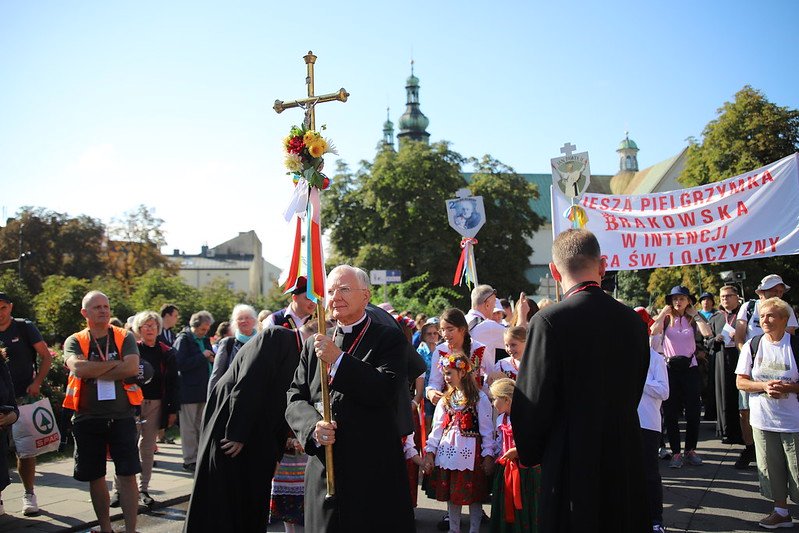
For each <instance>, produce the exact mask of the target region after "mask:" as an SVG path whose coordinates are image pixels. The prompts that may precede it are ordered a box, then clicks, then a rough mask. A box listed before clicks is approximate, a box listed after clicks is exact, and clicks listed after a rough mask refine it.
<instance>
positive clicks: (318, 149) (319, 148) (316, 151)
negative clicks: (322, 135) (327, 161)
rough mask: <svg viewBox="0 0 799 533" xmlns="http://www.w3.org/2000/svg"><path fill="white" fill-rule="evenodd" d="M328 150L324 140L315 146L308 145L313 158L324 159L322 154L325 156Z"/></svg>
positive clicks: (315, 143)
mask: <svg viewBox="0 0 799 533" xmlns="http://www.w3.org/2000/svg"><path fill="white" fill-rule="evenodd" d="M326 150H327V143H326V142H325V141H324V139H319V140H317V141H316V142H314V143H313V144H310V145H308V153H309V154H311V157H313V158H318V157H322V154H324V153H325V151H326Z"/></svg>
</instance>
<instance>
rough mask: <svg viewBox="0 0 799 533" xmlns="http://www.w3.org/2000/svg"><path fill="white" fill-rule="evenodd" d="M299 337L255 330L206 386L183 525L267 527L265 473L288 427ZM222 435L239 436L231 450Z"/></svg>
mask: <svg viewBox="0 0 799 533" xmlns="http://www.w3.org/2000/svg"><path fill="white" fill-rule="evenodd" d="M300 345H301V340H300V337H299V332H296V331H291V330H288V329H285V328H274V329H271V328H270V329H266V330H264V331H262V332H260V333H259V334H258V335H256V336H255V337H254V338H252V339H250V341H249V342H247V343H246V344H245V345H244V346H242V348H241V350H239V352H238V354H237V355H236V359H235V360H234V361H233V364H232V365H231V366H230V368H229V369H228V371H227V372H225V374H224V375H223V376H222V377H221V378H220V380H219V381H218V382H217V383H216V385H215V386H214V388H213V389H212V390H211V396H210V398H208V403H207V404H206V406H205V413H204V417H203V431H202V435H201V437H200V450H199V455H198V457H197V472H196V474H195V479H194V490H193V491H192V495H191V501H190V502H189V509H188V514H187V515H186V522H185V526H184V530H185V531H186V532H188V533H194V532H205V531H208V532H215V533H216V532H222V531H231V532H239V531H242V532H243V531H265V530H266V526H267V522H268V519H269V494H270V489H271V484H272V476H273V474H274V471H275V465H276V464H277V461H278V459H279V458H280V455H281V453H282V452H283V448H284V446H285V443H286V434H287V432H288V425H287V424H286V420H285V418H284V412H285V410H286V391H287V390H288V388H289V385H290V384H291V379H292V376H293V375H294V372H295V370H296V368H297V363H298V361H299V349H300ZM223 439H224V440H225V443H223ZM227 441H230V442H233V443H236V444H243V446H241V450H240V452H239V453H238V454H237V455H236V456H235V457H234V456H232V455H228V454H226V453H225V452H226V451H230V449H229V444H227ZM224 446H228V447H224Z"/></svg>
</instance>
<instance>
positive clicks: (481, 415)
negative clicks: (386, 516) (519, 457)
mask: <svg viewBox="0 0 799 533" xmlns="http://www.w3.org/2000/svg"><path fill="white" fill-rule="evenodd" d="M440 363H441V372H442V374H443V377H444V382H445V383H446V385H447V390H446V392H445V393H444V396H443V397H442V398H441V400H440V401H439V402H438V403H437V404H436V410H435V413H434V414H433V430H432V431H431V433H430V436H429V438H428V440H427V447H426V452H427V454H426V455H425V458H424V472H425V474H427V475H429V476H430V486H431V488H432V490H433V492H434V497H435V498H436V499H437V500H438V501H445V502H447V511H448V513H449V530H450V531H451V532H455V533H458V532H460V517H461V506H463V505H468V506H469V520H470V526H469V531H470V532H471V533H476V532H479V531H480V520H481V518H482V514H483V513H482V504H481V502H482V501H483V500H485V499H486V497H487V494H488V492H487V477H486V476H488V475H490V474H491V473H492V472H493V469H494V458H493V457H492V455H493V452H494V439H493V428H492V422H491V416H492V409H491V403H490V402H489V400H488V397H487V396H486V395H485V394H484V393H483V392H481V391H480V389H479V388H478V386H477V383H476V382H475V379H474V375H473V370H474V369H473V368H472V365H471V363H470V360H469V358H468V357H466V355H465V354H464V353H463V352H461V351H453V352H452V353H450V354H448V355H446V356H443V357H441V359H440Z"/></svg>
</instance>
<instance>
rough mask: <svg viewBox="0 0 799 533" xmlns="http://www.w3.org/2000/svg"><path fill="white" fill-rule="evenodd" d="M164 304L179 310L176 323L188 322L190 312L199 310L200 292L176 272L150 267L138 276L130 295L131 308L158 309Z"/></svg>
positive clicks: (141, 309) (139, 309) (142, 309)
mask: <svg viewBox="0 0 799 533" xmlns="http://www.w3.org/2000/svg"><path fill="white" fill-rule="evenodd" d="M164 304H173V305H176V306H177V307H178V309H179V310H180V321H179V322H178V324H184V325H185V324H188V323H189V317H190V316H191V315H192V313H194V312H196V311H199V310H200V307H199V306H200V293H199V291H198V290H197V289H195V288H194V287H190V286H189V285H187V284H186V283H185V282H184V281H183V279H182V278H181V277H180V276H178V275H177V274H172V273H170V272H167V271H164V270H161V269H157V268H156V269H152V270H149V271H148V272H146V273H145V274H143V275H142V276H139V277H138V278H137V279H136V282H135V288H134V290H133V292H132V293H131V295H130V305H131V307H132V308H133V309H136V310H138V311H144V310H146V309H151V310H153V311H158V310H159V309H160V308H161V306H162V305H164Z"/></svg>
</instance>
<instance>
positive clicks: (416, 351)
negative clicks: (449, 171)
mask: <svg viewBox="0 0 799 533" xmlns="http://www.w3.org/2000/svg"><path fill="white" fill-rule="evenodd" d="M550 267H551V271H552V275H553V277H554V279H556V280H557V281H559V282H560V284H561V286H562V287H563V288H564V291H565V292H564V295H563V297H562V298H561V299H560V301H559V302H558V303H555V302H551V301H540V302H539V304H538V305H536V303H535V302H534V301H533V300H532V299H531V298H528V297H527V296H526V295H525V294H524V293H522V294H521V295H520V296H519V298H518V301H517V302H515V304H512V303H511V302H509V301H508V300H505V299H500V298H498V297H497V294H496V291H495V290H494V289H493V288H492V287H491V286H490V285H478V286H476V287H474V288H473V290H472V291H471V306H470V308H469V309H468V310H466V312H463V311H462V310H459V309H456V308H449V309H443V310H441V312H440V313H439V314H438V316H433V317H428V316H425V315H424V314H414V313H412V312H411V311H405V312H402V313H398V312H396V311H395V310H394V308H393V306H392V305H391V304H389V303H387V302H386V303H384V304H381V305H379V306H375V305H373V304H372V303H370V302H371V299H372V293H371V290H370V287H369V279H368V275H367V274H366V273H365V272H364V271H363V270H361V269H358V268H355V267H351V266H348V265H341V266H339V267H336V268H334V269H333V270H332V271H331V272H330V274H329V276H328V279H327V285H326V291H327V294H326V296H327V298H326V302H327V321H326V322H324V321H323V323H321V324H320V322H319V320H317V318H318V317H315V316H314V315H315V313H316V311H317V305H316V303H315V302H313V301H312V300H311V299H309V298H308V296H307V295H306V286H305V283H306V282H305V279H304V278H300V280H299V281H298V283H297V285H296V286H295V287H294V288H293V290H292V294H291V302H290V304H289V305H288V307H287V308H286V309H282V310H279V311H277V312H275V313H270V312H268V311H267V312H264V311H262V312H260V313H259V312H257V311H256V310H255V309H254V308H253V307H251V306H249V305H245V304H240V305H236V306H235V307H234V309H233V312H232V313H231V316H230V317H229V320H228V321H226V322H223V323H222V324H221V325H220V327H219V328H218V329H217V330H216V332H217V334H216V335H210V333H211V327H212V326H213V324H214V323H215V320H214V317H213V316H212V315H211V314H210V313H209V312H207V311H203V310H200V311H197V312H195V313H194V314H192V315H191V318H190V319H189V321H188V325H187V327H186V328H185V329H183V330H181V331H176V326H177V322H178V320H179V318H178V317H179V311H180V310H179V309H177V307H176V306H174V305H172V304H169V303H167V304H165V305H164V306H163V307H162V308H161V309H160V310H159V311H154V310H143V311H141V312H139V313H137V314H136V315H135V316H133V317H131V318H130V319H129V320H128V321H127V323H126V324H124V325H123V324H121V323H118V324H119V325H114V324H115V321H114V320H113V317H112V313H111V305H110V302H109V299H108V297H107V296H106V295H104V294H103V293H101V292H98V291H91V292H89V293H88V294H86V296H85V297H84V298H83V301H82V305H81V314H82V316H83V317H84V318H85V320H86V326H87V327H86V329H84V330H82V331H80V332H76V333H75V334H74V335H71V336H70V337H68V338H67V340H66V341H65V343H64V356H65V364H66V366H67V367H68V369H69V380H68V384H67V388H66V391H65V392H66V397H65V400H64V405H63V407H64V409H65V411H66V412H68V413H70V414H71V423H72V430H71V431H72V435H73V437H74V442H75V469H74V477H75V479H77V480H80V481H85V482H87V483H88V487H89V493H90V495H91V499H92V504H93V506H94V509H95V512H96V515H97V519H98V521H99V529H98V531H101V532H108V531H111V522H110V511H109V507H114V506H120V507H121V508H122V512H123V516H124V520H125V528H126V531H129V532H133V531H135V530H136V514H137V510H138V506H139V504H143V505H146V506H152V505H154V504H155V503H156V502H155V500H154V499H153V498H152V497H151V496H150V494H149V490H150V481H151V476H152V470H153V465H154V459H155V452H156V450H157V446H158V444H159V443H163V442H166V439H167V436H166V435H165V433H164V431H165V430H166V429H168V428H170V427H172V426H174V425H176V424H178V425H179V428H180V441H181V442H180V444H181V448H182V455H183V457H182V459H183V468H184V470H186V471H188V472H192V473H193V474H194V476H195V477H194V488H193V491H192V495H191V500H190V503H189V509H188V512H187V517H186V521H185V525H184V528H185V530H186V531H189V532H194V531H264V530H265V528H266V526H267V524H268V523H270V522H271V523H276V522H282V523H283V525H284V527H285V530H286V531H287V532H297V531H303V530H305V529H307V530H308V531H313V532H317V531H328V532H344V531H397V532H408V531H415V519H414V507H415V506H416V502H417V497H418V491H419V487H420V486H421V490H423V491H424V492H425V494H426V495H427V496H428V497H430V498H433V499H435V500H438V501H441V502H446V513H445V514H444V515H443V516H442V517H441V519H440V521H439V523H438V529H440V530H447V531H452V532H459V531H461V525H462V524H461V522H462V516H461V515H462V512H463V506H467V507H468V518H467V519H466V520H467V521H468V528H469V529H468V530H469V531H470V532H476V531H479V530H480V527H481V524H483V523H485V522H488V524H489V528H490V530H491V531H492V532H524V531H565V530H569V531H572V530H587V531H600V530H603V531H604V530H608V531H609V530H613V531H654V532H659V531H665V524H664V522H663V492H662V484H661V479H660V474H659V461H660V460H668V461H669V462H668V466H669V467H671V468H682V467H684V466H688V467H701V465H702V462H703V461H702V457H701V443H700V442H699V426H700V420H701V416H702V409H703V407H704V416H705V418H706V419H709V420H715V421H716V429H717V434H718V436H719V437H721V438H722V439H723V442H725V443H729V444H737V445H741V446H742V449H741V451H740V456H739V457H738V460H737V461H736V463H735V466H736V468H742V469H743V468H746V467H747V466H749V465H750V464H751V463H752V462H756V464H757V471H758V475H759V479H760V488H761V493H762V495H763V496H764V497H765V498H767V499H769V500H770V501H772V502H773V504H774V510H773V512H772V513H771V514H770V515H769V516H767V517H765V518H763V519H762V520H761V521H760V522H759V525H760V526H762V527H764V528H769V529H774V528H778V527H789V526H791V525H792V524H793V522H792V518H791V515H790V512H789V510H788V504H787V499H788V497H790V498H791V499H793V500H794V501H795V502H796V501H799V467H797V464H799V462H798V458H797V451H796V450H797V445H799V401H797V393H799V364H797V357H799V342H797V340H796V337H794V335H793V333H794V331H795V329H796V327H797V325H798V324H797V321H796V316H795V314H794V312H793V310H792V308H791V307H790V306H789V305H788V304H787V303H785V301H783V300H782V299H781V298H782V296H783V294H784V293H785V292H786V291H788V290H789V289H790V287H789V285H787V284H786V283H785V282H784V281H783V280H782V278H781V277H780V276H779V275H777V274H773V275H769V276H767V277H766V278H764V279H763V280H762V282H761V283H760V284H759V286H758V287H757V290H756V292H757V295H758V299H756V300H752V301H748V302H744V301H742V299H741V298H740V297H739V292H738V287H736V286H734V285H725V286H723V287H722V288H721V290H720V291H719V295H718V297H719V302H720V303H719V305H718V306H716V303H715V302H716V297H715V296H714V295H712V294H709V293H704V294H701V295H700V296H699V298H698V299H697V298H696V297H695V296H694V295H693V294H691V292H690V290H689V289H688V288H686V287H683V286H677V287H674V288H673V289H672V290H671V291H670V292H669V294H666V295H664V296H665V302H666V305H665V306H664V307H663V308H662V309H659V310H655V309H645V308H642V307H639V308H635V309H633V308H631V307H629V306H627V305H625V304H623V303H621V302H618V301H617V300H615V299H614V298H613V297H612V296H611V295H610V294H608V293H607V292H606V291H604V290H603V289H602V286H601V283H602V279H603V276H604V275H605V262H604V260H603V259H602V257H601V253H600V250H599V244H598V242H597V240H596V238H595V237H594V236H593V235H592V234H591V233H589V232H587V231H584V230H570V231H567V232H564V233H563V234H561V235H560V236H558V237H557V238H556V240H555V243H554V245H553V263H552V264H551V265H550ZM12 310H13V302H12V301H11V299H10V298H9V297H8V296H7V295H6V294H5V293H2V292H0V342H1V343H2V344H1V345H0V348H2V349H3V352H4V357H5V358H6V360H7V362H8V364H7V365H0V427H1V428H2V431H3V433H4V434H3V435H0V458H2V460H3V461H5V458H6V455H7V446H8V442H9V439H8V438H7V435H5V433H6V432H7V431H8V430H9V428H11V427H13V424H14V423H15V422H16V420H17V418H18V417H19V409H18V405H19V404H23V403H26V402H28V401H29V399H30V398H35V397H37V396H38V395H39V393H40V388H41V384H42V381H43V379H44V376H45V375H46V373H47V372H48V370H49V368H50V365H51V362H52V357H51V355H50V352H49V350H48V348H47V345H46V343H45V342H44V341H43V340H42V337H41V335H40V334H39V332H38V330H37V329H36V327H35V326H34V325H33V324H32V323H31V322H30V321H26V320H22V319H18V318H13V316H12ZM322 326H324V331H320V327H322ZM576 332H580V334H579V335H577V334H575V333H576ZM323 379H324V380H325V382H324V383H325V384H326V386H325V387H323ZM323 389H327V390H328V393H327V394H326V395H325V394H324V393H323ZM681 418H684V420H685V423H686V424H685V428H686V429H685V434H684V438H683V435H682V434H681V432H680V427H679V421H680V419H681ZM109 459H110V460H111V461H112V462H113V463H114V470H115V476H114V483H113V490H112V491H111V492H109V490H108V488H107V485H106V464H107V461H108V460H109ZM620 461H622V463H623V464H622V465H620V464H619V463H620ZM35 465H36V463H35V458H20V459H19V461H18V471H19V474H20V478H21V480H22V483H23V484H24V487H25V495H24V502H23V503H24V505H23V513H24V514H25V515H30V514H35V513H37V512H39V509H38V505H37V501H36V496H35V492H34V484H33V480H34V474H35ZM0 471H1V472H3V473H6V472H7V468H2V469H0ZM9 482H10V480H9V478H8V476H7V475H3V476H0V490H2V489H3V488H5V487H6V486H7V485H8V484H9ZM484 505H490V513H489V514H488V515H486V514H485V513H484V511H483V506H484ZM0 513H2V502H1V501H0Z"/></svg>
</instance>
